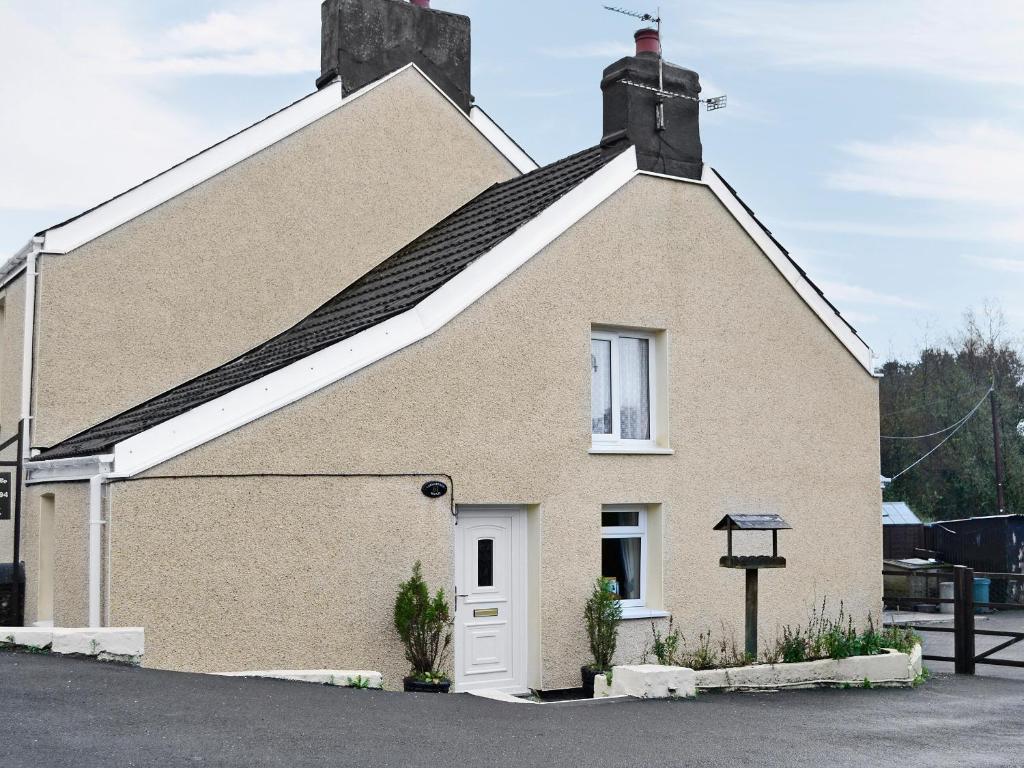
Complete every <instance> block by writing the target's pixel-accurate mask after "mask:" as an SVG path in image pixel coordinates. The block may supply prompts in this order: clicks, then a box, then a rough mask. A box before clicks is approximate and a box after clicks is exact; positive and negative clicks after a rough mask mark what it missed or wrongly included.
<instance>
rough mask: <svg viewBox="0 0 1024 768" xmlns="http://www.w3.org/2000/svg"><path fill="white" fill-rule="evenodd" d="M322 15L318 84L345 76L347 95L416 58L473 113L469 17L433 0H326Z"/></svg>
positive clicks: (321, 84)
mask: <svg viewBox="0 0 1024 768" xmlns="http://www.w3.org/2000/svg"><path fill="white" fill-rule="evenodd" d="M320 15H321V18H322V21H323V29H322V32H321V46H320V71H321V74H320V77H319V79H318V80H317V81H316V84H317V87H318V88H323V87H324V86H325V85H327V84H328V83H330V82H332V81H334V80H335V79H336V78H339V77H340V78H341V91H342V93H343V94H345V95H348V94H350V93H352V92H353V91H358V90H359V89H360V88H362V87H363V86H365V85H369V84H370V83H372V82H374V81H375V80H379V79H380V78H382V77H384V76H385V75H387V74H390V73H391V72H394V71H395V70H396V69H400V68H401V67H404V66H405V65H406V64H409V63H415V64H416V65H417V66H418V67H419V68H420V69H422V70H423V72H424V73H426V75H427V77H429V78H430V79H431V80H433V81H434V82H435V83H436V84H437V86H438V87H439V88H440V89H441V90H443V91H444V92H445V93H446V94H448V96H449V97H450V98H451V100H452V101H454V102H455V103H456V104H458V105H459V106H460V107H461V108H462V109H463V111H465V112H469V109H470V107H471V106H472V102H473V97H472V96H471V95H470V91H469V72H470V66H469V64H470V62H469V54H470V29H469V17H467V16H459V15H457V14H454V13H445V12H443V11H436V10H433V9H431V7H430V0H413V1H412V2H406V0H324V3H323V5H322V6H321V8H320Z"/></svg>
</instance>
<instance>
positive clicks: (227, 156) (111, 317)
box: [0, 0, 536, 560]
mask: <svg viewBox="0 0 1024 768" xmlns="http://www.w3.org/2000/svg"><path fill="white" fill-rule="evenodd" d="M323 14H324V27H323V29H324V33H323V57H322V58H323V62H322V63H323V70H324V76H323V77H321V78H320V80H319V82H318V86H319V87H318V89H317V90H316V91H315V92H314V93H312V94H311V95H308V96H306V97H305V98H302V99H300V100H299V101H297V102H295V103H294V104H292V105H290V106H288V107H285V108H284V109H282V110H281V111H279V112H277V113H275V114H273V115H270V116H269V117H267V118H266V119H265V120H262V121H261V122H259V123H257V124H255V125H252V126H250V127H248V128H246V129H244V130H242V131H240V132H239V133H237V134H235V135H234V136H231V137H229V138H227V139H225V140H224V141H222V142H220V143H219V144H217V145H215V146H213V147H210V148H209V149H207V150H205V151H204V152H201V153H200V154H198V155H196V156H195V157H192V158H189V159H187V160H185V161H184V162H183V163H180V164H179V165H177V166H175V167H173V168H171V169H169V170H168V171H166V172H165V173H162V174H160V175H159V176H157V177H155V178H153V179H150V180H149V181H146V182H144V183H142V184H140V185H139V186H137V187H135V188H134V189H131V190H129V191H127V192H125V193H124V194H121V195H119V196H117V197H115V198H114V199H112V200H109V201H107V202H105V203H102V204H100V205H98V206H96V207H94V208H92V209H91V210H89V211H86V212H85V213H83V214H81V215H79V216H76V217H75V218H73V219H70V220H68V221H65V222H62V223H60V224H57V225H55V226H52V227H49V228H48V229H46V230H44V231H42V232H39V233H38V234H37V235H36V236H35V237H33V238H32V239H31V240H30V241H29V242H28V243H27V244H26V245H25V247H24V248H23V249H22V250H21V251H20V252H19V253H17V254H16V255H14V256H13V257H12V258H10V259H8V260H7V261H6V262H5V263H3V264H2V265H0V334H2V337H0V443H3V442H4V441H5V440H7V439H8V438H10V437H12V436H13V435H15V434H16V433H17V430H18V424H19V422H20V421H22V420H24V423H25V424H26V430H25V435H24V446H25V453H26V455H29V454H30V452H31V450H32V449H41V448H45V447H46V446H50V445H54V444H56V443H58V442H60V441H61V440H63V439H65V438H67V437H70V436H71V435H73V434H76V433H77V432H80V431H82V430H83V429H85V428H87V427H90V426H92V425H94V424H96V423H98V422H101V421H103V420H104V419H106V418H109V417H110V416H113V415H115V414H117V413H119V412H120V411H122V410H124V409H125V408H129V407H131V406H134V405H137V404H138V403H140V402H144V401H145V400H147V399H149V398H151V397H155V396H156V395H158V394H160V393H161V392H163V391H165V390H167V389H169V388H170V387H173V386H176V385H178V384H180V383H182V382H183V381H187V380H189V379H191V378H192V377H194V376H197V375H199V374H200V373H202V372H203V371H205V370H207V369H208V368H210V367H213V366H215V365H218V364H220V363H222V362H223V361H224V360H227V359H231V358H232V357H235V356H237V355H240V354H242V353H244V352H245V351H246V350H248V349H250V348H251V347H253V346H254V345H256V344H259V343H260V342H262V341H265V340H266V339H267V338H270V337H271V336H273V335H275V334H277V333H280V332H281V331H283V330H284V329H286V328H288V327H290V326H291V325H292V324H293V323H294V322H295V320H296V319H298V318H300V317H302V316H304V315H306V314H308V313H309V312H311V311H312V310H313V309H315V308H316V307H318V306H319V305H320V304H322V303H323V302H324V301H326V300H327V299H329V298H330V297H331V296H333V295H334V294H335V293H336V292H337V291H338V288H339V286H344V285H347V284H348V283H350V282H352V281H353V280H354V279H355V278H357V277H358V276H359V275H361V274H362V273H364V272H365V271H366V270H367V269H370V268H371V267H373V266H376V265H377V264H378V263H380V262H381V261H383V260H384V259H385V258H387V257H388V256H389V255H391V254H392V253H393V252H394V251H395V250H397V249H398V248H400V247H401V246H403V245H404V244H405V243H407V242H408V241H409V240H410V239H412V238H413V237H415V236H416V235H418V234H420V233H421V232H423V231H424V230H425V229H427V228H428V227H430V226H432V225H434V224H436V223H437V221H438V220H440V219H441V218H443V217H444V216H446V215H447V214H448V213H450V212H451V211H452V210H453V209H454V208H457V207H458V206H460V205H462V204H464V203H465V202H467V201H468V200H470V199H472V198H473V197H474V196H476V195H477V194H479V193H480V192H482V191H483V190H484V189H486V188H487V187H489V186H490V185H492V184H494V183H495V182H498V181H505V180H508V179H511V178H514V177H516V176H518V175H520V173H522V172H524V171H528V170H532V169H534V168H536V164H535V163H534V162H533V161H532V160H531V159H530V158H529V157H528V156H527V155H526V154H525V153H524V152H523V151H522V150H521V149H520V148H519V147H518V146H516V144H515V143H514V142H513V141H511V139H509V138H508V137H507V136H506V135H505V134H504V133H503V132H502V131H501V130H500V129H499V128H498V127H497V126H496V125H495V124H494V123H493V122H492V121H491V120H490V119H489V118H488V117H487V115H486V113H484V112H483V110H482V109H480V108H479V107H478V106H475V105H473V104H472V102H471V99H470V96H469V57H470V40H469V23H468V19H466V18H465V17H462V16H457V15H454V14H449V13H442V12H432V11H423V10H421V9H419V8H416V7H414V6H411V5H408V4H406V3H404V2H382V1H381V0H378V1H377V2H373V3H370V2H363V0H347V1H345V2H332V3H326V4H325V5H324V8H323ZM446 72H450V73H451V74H450V76H445V73H446ZM59 183H60V180H59V179H55V180H54V184H58V185H59ZM5 456H6V457H7V458H13V456H14V449H13V448H12V449H9V450H8V451H7V452H6V454H5ZM10 547H11V523H10V521H0V553H3V554H0V560H2V559H5V558H6V557H7V553H8V552H9V551H10Z"/></svg>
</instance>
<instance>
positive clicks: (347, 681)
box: [213, 669, 384, 690]
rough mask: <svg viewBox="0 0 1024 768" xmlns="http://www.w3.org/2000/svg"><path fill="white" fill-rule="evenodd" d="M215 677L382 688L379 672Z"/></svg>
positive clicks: (285, 672)
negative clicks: (357, 684)
mask: <svg viewBox="0 0 1024 768" xmlns="http://www.w3.org/2000/svg"><path fill="white" fill-rule="evenodd" d="M213 674H215V675H216V676H217V677H246V678H259V679H264V680H288V681H290V682H294V683H313V684H314V685H329V686H335V687H337V688H354V687H356V683H357V682H362V683H363V684H362V685H360V686H359V687H362V688H373V689H376V690H380V689H381V688H383V687H384V678H383V676H382V675H381V673H380V672H374V671H372V670H358V669H309V670H301V669H291V670H290V669H271V670H265V671H259V672H215V673H213Z"/></svg>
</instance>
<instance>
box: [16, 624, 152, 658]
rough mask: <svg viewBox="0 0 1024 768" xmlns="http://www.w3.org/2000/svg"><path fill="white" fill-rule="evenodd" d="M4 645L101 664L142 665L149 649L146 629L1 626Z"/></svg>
mask: <svg viewBox="0 0 1024 768" xmlns="http://www.w3.org/2000/svg"><path fill="white" fill-rule="evenodd" d="M0 644H4V645H9V646H12V647H15V648H26V649H28V650H33V651H49V652H50V653H58V654H61V655H66V656H90V657H93V658H97V659H99V660H100V661H117V662H121V663H125V664H139V663H140V662H141V661H142V656H143V654H144V653H145V649H146V631H145V630H144V629H143V628H142V627H123V628H122V627H119V628H77V629H76V628H64V627H57V628H54V629H49V628H45V627H0Z"/></svg>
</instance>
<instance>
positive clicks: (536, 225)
mask: <svg viewBox="0 0 1024 768" xmlns="http://www.w3.org/2000/svg"><path fill="white" fill-rule="evenodd" d="M638 175H647V176H658V177H660V178H668V179H670V180H675V181H681V182H686V183H694V184H701V185H704V186H707V187H708V188H709V189H711V191H712V192H713V193H714V194H715V196H716V197H718V199H719V200H721V201H722V203H723V204H724V205H725V206H726V208H727V209H728V210H729V211H730V212H731V213H732V214H733V216H734V217H735V218H736V220H737V222H738V223H739V224H740V225H741V226H743V228H744V229H745V230H746V231H747V232H748V233H749V234H750V236H751V237H752V238H753V239H754V241H755V243H757V244H758V245H759V246H760V247H761V249H762V251H764V253H765V254H766V255H767V256H768V257H769V258H770V259H771V260H772V262H773V263H774V264H775V265H776V267H777V268H779V270H780V272H782V274H783V275H784V276H786V278H787V280H788V281H789V282H790V284H791V285H793V287H794V288H795V289H796V290H797V292H798V293H799V295H800V296H801V297H803V298H804V300H805V301H806V302H807V303H808V304H809V305H810V306H811V308H812V309H813V310H814V311H815V312H816V313H817V314H818V315H819V317H821V319H822V320H823V321H824V322H825V324H826V325H827V326H828V327H829V328H830V329H831V330H832V331H833V333H834V334H835V335H836V336H837V338H839V340H840V341H842V342H843V344H844V345H845V346H846V347H847V349H849V351H850V352H851V353H852V354H853V355H854V357H855V358H856V359H857V360H858V361H859V362H861V364H862V365H863V366H864V367H865V369H866V370H867V371H868V373H871V367H870V366H871V351H870V349H869V348H868V347H867V345H866V344H864V342H863V341H861V339H860V338H859V337H858V336H856V334H854V333H853V332H852V331H851V330H850V329H849V327H848V326H847V325H846V324H845V323H844V322H843V321H842V319H841V318H839V317H838V316H837V315H836V314H835V312H834V311H833V310H832V308H831V307H829V306H828V304H827V303H826V302H825V301H824V300H823V299H822V298H821V297H820V296H819V295H818V294H817V292H816V291H814V289H813V288H811V286H810V285H809V284H808V283H807V281H806V280H805V279H804V278H803V277H802V276H801V275H800V273H799V272H798V271H797V270H796V268H795V267H793V266H792V264H791V263H790V261H789V259H788V258H786V257H785V255H784V254H783V253H782V252H781V251H780V250H779V249H778V247H777V246H775V244H774V243H773V242H771V239H770V238H768V237H767V236H766V235H765V234H764V232H763V230H761V228H760V227H759V226H758V225H757V223H756V222H755V221H753V219H752V217H751V216H750V214H748V213H747V212H746V210H745V209H744V208H743V206H742V205H741V204H740V203H739V201H737V200H736V199H735V197H734V196H733V195H732V194H731V193H729V190H728V189H727V188H726V187H725V186H724V184H722V183H721V181H720V180H718V178H717V176H716V175H715V174H714V173H713V172H711V171H710V170H707V171H706V172H705V177H706V178H707V179H708V180H707V181H693V180H688V179H675V178H674V177H666V176H663V175H660V174H651V173H646V172H642V171H638V170H637V166H636V152H635V150H634V149H633V148H632V147H631V148H630V149H628V150H626V151H625V152H623V153H622V154H621V155H619V156H618V157H616V158H615V159H614V160H612V161H611V162H609V163H608V164H607V165H605V166H604V167H603V168H602V169H600V170H599V171H597V172H596V173H595V174H594V175H593V176H591V177H590V178H589V179H587V180H585V181H584V182H583V183H581V184H580V185H579V186H577V187H576V188H575V189H573V190H572V191H570V192H569V193H568V194H566V195H565V196H564V197H563V198H561V199H560V200H558V201H556V202H555V203H553V204H552V205H551V206H549V207H548V208H547V209H545V210H544V211H543V212H541V213H540V214H539V215H538V216H536V217H535V218H534V219H532V220H530V221H529V222H527V223H526V224H524V225H523V226H522V227H520V229H519V230H517V231H516V232H515V233H514V234H512V235H511V236H510V237H508V238H506V239H505V240H504V241H502V242H501V243H499V244H498V245H497V246H495V247H494V248H493V249H492V250H491V251H489V252H488V253H486V254H484V255H483V256H481V257H480V258H479V259H477V260H476V261H475V262H473V263H472V264H470V265H469V266H468V267H466V268H465V269H464V270H463V271H462V272H461V273H460V274H458V275H456V276H455V277H454V278H452V279H451V280H449V281H448V282H447V283H445V284H444V285H442V286H441V287H440V288H439V289H438V290H437V291H435V292H434V293H433V294H431V295H430V296H428V297H427V298H426V299H424V300H423V301H422V302H421V303H420V304H419V305H417V306H416V307H414V308H413V309H411V310H409V311H407V312H404V313H403V314H401V315H398V316H396V317H393V318H391V319H390V320H387V321H385V322H383V323H381V324H379V325H376V326H374V327H372V328H369V329H367V330H365V331H363V332H361V333H358V334H356V335H355V336H353V337H352V338H350V339H346V340H345V341H342V342H339V343H337V344H334V345H333V346H331V347H328V348H326V349H323V350H320V351H319V352H316V353H314V354H312V355H309V356H308V357H305V358H303V359H302V360H299V361H297V362H295V363H292V364H291V365H288V366H286V367H285V368H282V369H280V370H278V371H275V372H274V373H271V374H269V375H267V376H264V377H263V378H261V379H259V380H257V381H254V382H251V383H249V384H246V385H244V386H242V387H239V388H238V389H236V390H233V391H231V392H229V393H227V394H225V395H222V396H221V397H218V398H216V399H215V400H212V401H210V402H208V403H204V404H203V405H200V406H198V407H196V408H194V409H192V410H191V411H188V412H186V413H183V414H181V415H180V416H176V417H175V418H173V419H170V420H168V421H166V422H164V423H162V424H158V425H157V426H155V427H152V428H150V429H148V430H146V431H144V432H140V433H139V434H137V435H134V436H132V437H130V438H128V439H126V440H124V441H122V442H120V443H118V444H117V445H116V446H115V447H114V454H113V456H114V466H113V468H112V471H113V473H112V475H111V476H112V477H115V478H116V477H130V476H133V475H136V474H138V473H140V472H143V471H145V470H147V469H149V468H151V467H154V466H156V465H158V464H162V463H163V462H165V461H168V460H169V459H172V458H174V457H175V456H178V455H180V454H182V453H184V452H186V451H188V450H191V449H192V448H195V447H198V446H200V445H203V444H204V443H207V442H209V441H210V440H213V439H215V438H217V437H220V436H221V435H224V434H226V433H228V432H230V431H232V430H234V429H237V428H238V427H241V426H243V425H245V424H248V423H250V422H252V421H255V420H256V419H258V418H261V417H262V416H265V415H267V414H269V413H272V412H274V411H276V410H278V409H280V408H282V407H284V406H286V405H289V404H291V403H294V402H296V401H298V400H300V399H302V398H303V397H306V396H307V395H309V394H312V393H314V392H317V391H319V390H320V389H323V388H324V387H326V386H328V385H330V384H333V383H334V382H336V381H339V380H341V379H343V378H345V377H346V376H348V375H350V374H351V373H354V372H355V371H358V370H360V369H362V368H365V367H366V366H368V365H371V364H372V363H374V362H376V361H378V360H381V359H383V358H385V357H387V356H388V355H391V354H393V353H394V352H397V351H398V350H400V349H403V348H405V347H407V346H410V345H411V344H414V343H416V342H417V341H420V340H421V339H424V338H426V337H427V336H429V335H430V334H432V333H434V332H435V331H437V330H438V329H440V328H441V327H443V326H444V325H446V324H447V323H448V322H449V321H451V320H452V319H453V318H455V317H456V316H457V315H459V314H460V313H461V312H462V311H463V310H464V309H466V308H467V307H469V306H470V305H471V304H473V303H474V302H475V301H476V300H477V299H479V298H480V297H481V296H483V295H484V294H485V293H487V292H488V291H490V290H491V289H492V288H494V287H495V286H497V285H498V284H499V283H501V282H502V281H503V280H504V279H505V278H506V277H508V276H509V275H510V274H511V273H512V272H514V271H515V270H516V269H518V268H519V267H520V266H522V265H523V264H525V263H526V262H527V261H528V260H529V259H530V258H532V257H533V256H534V255H536V254H537V253H539V252H540V251H541V250H542V249H543V248H545V247H546V246H547V245H548V244H550V243H551V242H552V241H554V240H555V239H556V238H557V237H559V236H560V235H562V234H563V233H564V232H565V231H566V230H568V229H569V228H570V227H572V226H573V225H574V224H576V222H578V221H579V220H580V219H582V218H583V217H584V216H585V215H587V214H588V213H590V212H591V211H593V210H594V209H595V208H597V206H599V205H600V204H601V203H602V202H604V201H605V200H606V199H608V198H609V197H610V196H611V195H612V194H614V193H615V192H616V191H618V190H619V189H621V188H622V187H623V186H625V185H626V184H627V183H628V182H629V181H630V180H632V179H633V178H635V177H636V176H638ZM106 458H107V457H95V459H94V460H95V461H100V460H103V459H106ZM67 461H69V462H77V461H82V460H78V459H71V460H67ZM30 466H32V467H33V469H32V470H31V473H30V479H31V481H32V482H56V481H58V480H61V479H69V478H70V477H71V476H73V479H79V478H81V477H82V475H83V474H84V472H85V471H88V470H83V468H82V467H80V466H76V465H74V464H68V465H67V466H66V467H65V466H63V465H62V464H61V462H60V461H49V462H34V463H33V464H32V465H30Z"/></svg>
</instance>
